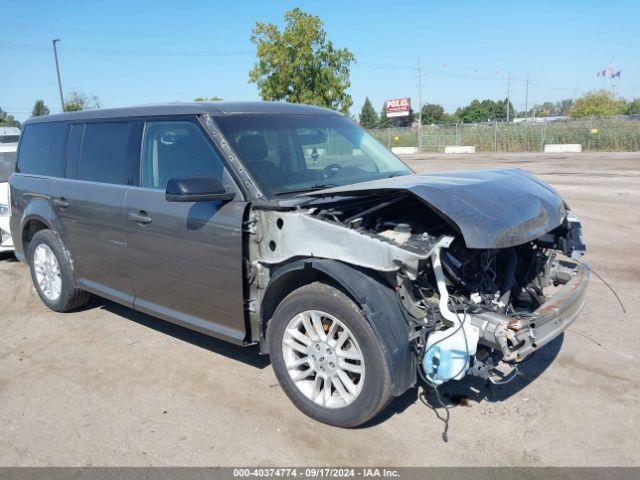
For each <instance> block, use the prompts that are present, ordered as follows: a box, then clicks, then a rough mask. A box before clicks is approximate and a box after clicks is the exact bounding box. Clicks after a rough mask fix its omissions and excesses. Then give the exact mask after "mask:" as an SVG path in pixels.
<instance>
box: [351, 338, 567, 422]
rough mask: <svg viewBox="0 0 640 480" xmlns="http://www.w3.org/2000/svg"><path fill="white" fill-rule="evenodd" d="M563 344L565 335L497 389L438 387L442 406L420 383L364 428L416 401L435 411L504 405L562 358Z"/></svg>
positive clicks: (470, 381) (464, 384)
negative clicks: (498, 403) (556, 359)
mask: <svg viewBox="0 0 640 480" xmlns="http://www.w3.org/2000/svg"><path fill="white" fill-rule="evenodd" d="M563 341H564V334H562V335H560V336H558V337H557V338H555V339H554V340H553V341H552V342H550V343H549V344H547V345H545V346H544V347H542V348H541V349H540V350H538V351H537V352H535V354H533V355H532V356H530V357H529V358H528V359H527V360H525V361H524V362H522V363H520V364H519V366H518V373H517V374H516V375H515V377H514V378H513V380H511V381H509V382H508V383H505V384H501V385H495V384H493V383H491V382H489V381H486V380H483V379H480V378H478V377H473V376H466V377H464V378H463V379H462V380H458V381H455V380H454V381H450V382H447V383H445V384H443V385H441V386H440V387H438V392H439V394H440V400H442V404H441V403H440V401H439V400H438V396H437V395H436V392H435V391H434V389H433V388H432V387H430V386H428V385H426V384H425V383H424V382H423V381H422V380H419V382H418V385H417V386H416V387H414V388H412V389H410V390H409V391H407V392H406V393H405V394H404V395H402V396H400V397H398V398H395V399H394V400H393V401H392V402H391V404H390V405H389V407H387V408H386V409H385V411H384V412H382V413H381V414H380V415H378V416H377V417H376V418H374V419H373V420H371V421H370V422H367V423H366V424H364V425H362V428H368V427H372V426H375V425H378V424H380V423H382V422H384V421H386V420H388V419H389V418H391V417H393V416H394V415H397V414H399V413H401V412H403V411H404V410H406V409H407V408H408V407H409V406H411V405H413V404H414V403H415V402H416V401H422V402H423V403H425V405H426V406H427V407H429V408H431V409H434V408H435V409H442V408H443V406H446V407H447V408H451V407H471V406H473V404H474V403H475V404H479V403H481V402H483V401H484V402H490V403H495V402H502V401H504V400H506V399H508V398H509V397H511V396H513V395H515V394H516V393H518V392H520V391H521V390H523V389H524V388H526V387H527V386H528V385H529V384H530V383H532V382H533V381H534V380H535V379H536V378H538V377H539V376H540V375H542V373H543V372H544V371H545V370H546V369H547V368H548V367H549V366H550V365H551V363H553V361H554V360H555V358H556V357H557V356H558V353H559V352H560V348H561V347H562V343H563Z"/></svg>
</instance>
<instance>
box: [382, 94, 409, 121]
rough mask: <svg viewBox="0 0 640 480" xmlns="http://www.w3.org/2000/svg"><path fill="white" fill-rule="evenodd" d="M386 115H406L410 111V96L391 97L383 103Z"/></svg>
mask: <svg viewBox="0 0 640 480" xmlns="http://www.w3.org/2000/svg"><path fill="white" fill-rule="evenodd" d="M385 110H386V112H387V117H408V116H409V113H410V111H411V99H410V98H392V99H391V100H387V101H386V103H385Z"/></svg>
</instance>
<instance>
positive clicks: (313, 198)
mask: <svg viewBox="0 0 640 480" xmlns="http://www.w3.org/2000/svg"><path fill="white" fill-rule="evenodd" d="M10 186H11V192H10V193H11V232H12V235H13V241H14V243H15V249H16V255H17V256H18V257H19V258H20V259H21V260H23V261H26V262H27V263H28V264H29V266H30V268H31V275H32V277H33V282H34V284H35V287H36V289H37V291H38V294H39V295H40V297H41V298H42V301H43V302H44V303H45V304H46V305H47V306H48V307H49V308H51V309H53V310H55V311H58V312H65V311H68V310H71V309H74V308H78V307H81V306H82V305H84V304H86V303H87V301H88V300H89V298H90V295H91V294H95V295H99V296H101V297H105V298H107V299H110V300H113V301H115V302H118V303H121V304H123V305H127V306H129V307H131V308H134V309H136V310H139V311H141V312H145V313H148V314H151V315H153V316H156V317H159V318H161V319H164V320H167V321H170V322H174V323H177V324H179V325H182V326H185V327H187V328H191V329H194V330H197V331H199V332H203V333H205V334H207V335H211V336H214V337H218V338H222V339H225V340H228V341H230V342H233V343H236V344H238V345H250V344H258V345H259V347H260V351H261V352H262V353H265V354H269V355H270V357H271V362H272V364H273V368H274V371H275V374H276V376H277V378H278V380H279V382H280V384H281V385H282V388H283V389H284V391H285V392H286V394H287V395H288V396H289V398H290V399H291V401H292V402H293V403H294V404H295V405H296V406H297V407H298V408H299V409H300V410H302V411H303V412H304V413H306V414H307V415H309V416H311V417H313V418H315V419H317V420H320V421H322V422H326V423H329V424H332V425H339V426H344V427H353V426H356V425H360V424H362V423H364V422H366V421H367V420H369V419H371V418H372V417H374V416H375V415H376V414H377V413H379V412H380V411H381V410H382V409H384V408H385V406H386V405H387V404H388V403H389V401H390V400H391V399H392V398H393V397H394V396H399V395H401V394H402V393H403V392H405V391H406V390H407V389H409V388H411V387H412V386H414V385H415V384H416V382H417V379H418V378H419V377H422V378H423V379H424V381H425V382H427V383H428V384H431V385H432V386H435V387H437V386H438V385H441V384H442V383H444V382H447V381H452V380H457V379H460V378H462V377H464V376H465V375H476V376H480V377H483V378H492V376H493V375H495V368H496V366H497V365H498V364H499V363H501V362H506V363H507V364H515V363H517V362H520V361H522V360H523V359H525V358H526V357H527V356H528V355H530V354H531V353H532V352H534V351H536V350H537V349H539V348H541V347H542V346H544V345H545V344H547V343H548V342H550V341H551V340H552V339H554V338H555V337H557V336H558V335H560V334H561V333H562V332H563V331H564V330H565V329H566V328H567V326H568V325H569V324H570V323H571V322H573V321H574V319H575V318H576V316H577V315H578V314H579V312H580V310H581V309H582V307H583V304H584V301H585V293H586V284H587V280H588V269H587V268H586V267H585V266H583V265H582V264H581V263H580V262H579V261H575V260H574V259H576V258H578V256H579V255H580V254H581V253H582V252H583V251H584V245H583V244H582V240H581V233H580V223H579V222H578V220H577V218H576V217H575V215H574V214H573V213H572V212H571V211H570V210H569V208H568V206H567V204H566V203H565V202H563V200H562V199H561V198H560V197H559V195H558V193H557V192H556V191H555V190H554V189H553V188H551V187H550V186H549V185H547V184H545V183H543V182H541V181H540V180H538V179H536V178H535V177H533V176H532V175H531V174H530V173H528V172H526V171H523V170H518V169H514V170H484V171H470V172H460V173H440V174H424V175H416V174H414V173H413V172H412V171H411V170H410V169H409V168H408V167H407V166H406V165H405V164H404V163H402V162H401V161H400V160H399V159H398V158H397V157H395V156H394V155H393V154H392V153H390V152H389V151H388V150H387V149H385V148H384V147H383V146H382V145H381V144H379V143H378V142H377V141H376V140H375V139H374V138H373V137H371V136H370V135H369V134H367V133H366V132H365V131H363V130H362V129H360V128H359V127H358V126H357V125H355V124H354V123H353V122H352V121H350V120H349V119H347V118H345V117H344V116H342V115H340V114H337V113H335V112H333V111H330V110H325V109H321V108H315V107H309V106H302V105H291V104H286V103H224V102H220V103H211V104H207V103H197V104H169V105H163V106H149V107H139V108H122V109H112V110H95V111H85V112H76V113H68V114H62V115H52V116H47V117H39V118H33V119H31V120H29V121H27V122H26V123H25V127H24V131H23V133H22V137H21V139H20V145H19V149H18V158H17V164H16V169H15V173H14V174H13V175H12V176H11V179H10Z"/></svg>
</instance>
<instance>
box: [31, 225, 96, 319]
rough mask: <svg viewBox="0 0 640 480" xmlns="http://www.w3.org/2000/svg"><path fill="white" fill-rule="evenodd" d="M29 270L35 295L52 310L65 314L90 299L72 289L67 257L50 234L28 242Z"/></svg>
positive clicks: (38, 235)
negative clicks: (36, 292)
mask: <svg viewBox="0 0 640 480" xmlns="http://www.w3.org/2000/svg"><path fill="white" fill-rule="evenodd" d="M29 266H30V268H31V278H32V279H33V284H34V285H35V287H36V290H37V291H38V295H40V299H41V300H42V301H43V302H44V304H45V305H46V306H47V307H49V308H50V309H51V310H55V311H56V312H67V311H69V310H73V309H74V308H79V307H81V306H83V305H85V304H86V303H87V302H88V301H89V299H90V298H91V296H90V294H89V293H88V292H85V291H83V290H80V289H78V288H76V287H75V283H74V281H73V273H72V269H71V262H70V260H69V256H68V254H66V251H65V248H64V245H63V244H62V242H61V241H60V239H59V238H58V237H57V236H56V235H55V234H54V233H53V232H52V231H51V230H40V231H39V232H36V234H35V235H34V236H33V238H32V239H31V241H30V242H29Z"/></svg>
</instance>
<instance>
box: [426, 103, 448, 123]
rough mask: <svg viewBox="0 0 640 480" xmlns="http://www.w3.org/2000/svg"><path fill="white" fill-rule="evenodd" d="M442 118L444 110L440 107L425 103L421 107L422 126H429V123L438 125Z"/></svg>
mask: <svg viewBox="0 0 640 480" xmlns="http://www.w3.org/2000/svg"><path fill="white" fill-rule="evenodd" d="M443 117H444V108H443V107H442V105H437V104H435V103H427V104H425V105H423V106H422V124H423V125H429V124H431V123H440V122H441V121H442V118H443Z"/></svg>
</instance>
